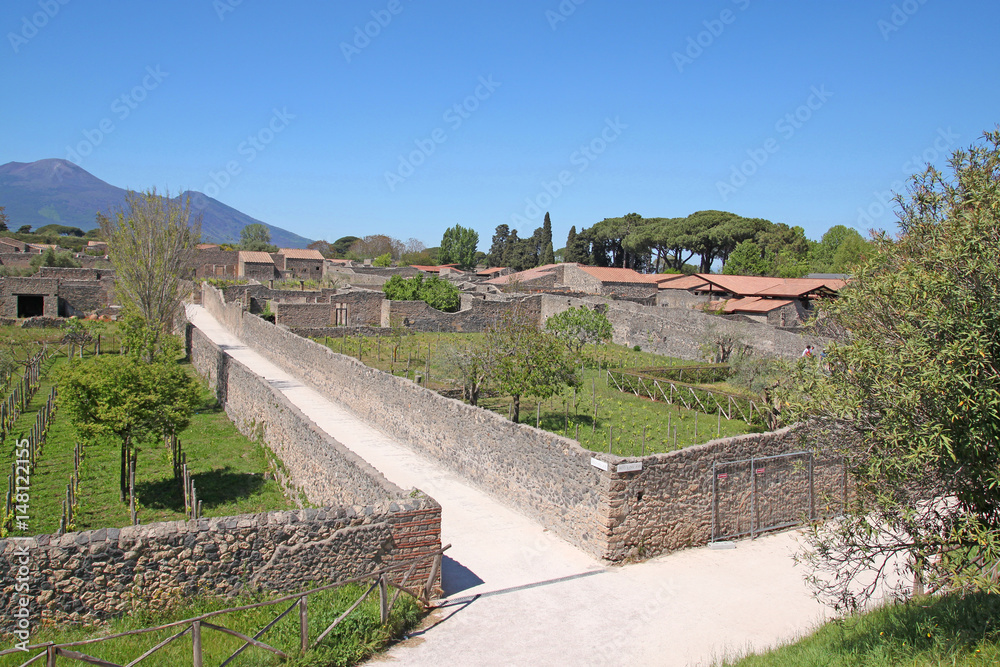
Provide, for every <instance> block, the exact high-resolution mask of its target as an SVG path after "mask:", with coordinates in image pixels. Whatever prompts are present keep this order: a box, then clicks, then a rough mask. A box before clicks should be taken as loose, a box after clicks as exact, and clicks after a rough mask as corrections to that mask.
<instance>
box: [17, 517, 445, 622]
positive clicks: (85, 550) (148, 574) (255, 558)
mask: <svg viewBox="0 0 1000 667" xmlns="http://www.w3.org/2000/svg"><path fill="white" fill-rule="evenodd" d="M435 525H437V526H438V527H439V526H440V508H439V507H436V506H433V505H431V504H430V503H429V501H428V499H426V498H415V499H405V500H394V501H385V502H383V503H380V504H377V505H370V506H366V507H341V508H323V509H303V510H298V511H290V512H271V513H266V514H248V515H241V516H232V517H221V518H212V519H199V520H197V521H187V522H185V521H173V522H166V523H154V524H149V525H145V526H129V527H126V528H121V529H116V528H106V529H101V530H95V531H87V532H80V533H67V534H66V535H62V536H58V535H40V536H37V537H34V538H31V539H28V540H18V541H16V542H15V541H14V540H0V591H2V593H3V601H2V602H0V608H2V611H3V616H2V620H0V629H2V630H3V631H9V630H11V629H12V622H13V621H14V616H13V611H14V609H15V605H16V604H17V600H18V597H19V596H18V595H17V594H15V592H14V590H15V588H14V587H15V586H16V585H17V582H16V580H15V577H16V576H17V570H18V564H19V559H20V558H21V557H22V556H21V554H23V553H24V552H25V551H26V552H27V559H28V560H29V561H30V579H29V581H30V584H29V585H30V590H29V591H28V596H29V597H30V598H32V599H33V604H32V605H31V607H30V610H31V615H32V624H33V625H37V624H38V623H39V622H73V623H80V622H93V621H94V620H95V619H107V618H111V617H114V616H117V615H121V614H122V613H125V612H127V611H128V610H129V607H130V605H131V603H132V602H133V601H134V600H142V601H144V602H146V603H150V604H152V605H153V606H154V607H156V606H164V605H168V604H170V603H172V602H174V601H175V600H176V599H177V597H179V596H181V595H194V594H210V595H215V596H222V595H229V594H232V593H237V592H240V591H241V590H243V589H245V588H249V589H258V588H260V589H264V590H269V591H291V590H301V589H303V588H306V587H309V586H312V585H319V584H321V583H324V582H328V581H331V582H332V581H338V580H343V579H347V578H351V577H355V576H360V575H363V574H366V573H368V572H372V571H374V570H377V569H379V568H380V567H384V566H386V565H391V564H394V563H396V562H399V561H401V560H405V559H406V558H409V557H412V556H413V555H416V554H420V553H427V552H428V551H432V550H433V549H437V548H438V547H439V546H440V542H437V541H435V539H434V526H435ZM438 534H439V533H438ZM430 562H431V561H430V560H428V561H427V563H426V564H425V565H423V566H422V567H421V568H420V570H419V571H418V572H416V573H415V574H414V575H413V576H412V577H411V578H410V581H409V582H408V585H411V586H412V585H419V584H422V583H423V582H425V581H426V580H427V576H428V575H429V570H430ZM402 576H403V573H400V574H398V575H396V579H395V580H396V581H397V582H398V581H399V580H400V579H401V578H402Z"/></svg>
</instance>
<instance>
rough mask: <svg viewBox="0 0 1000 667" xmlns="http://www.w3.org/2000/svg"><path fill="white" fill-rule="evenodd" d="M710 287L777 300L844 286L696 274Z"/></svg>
mask: <svg viewBox="0 0 1000 667" xmlns="http://www.w3.org/2000/svg"><path fill="white" fill-rule="evenodd" d="M696 275H698V277H700V278H702V279H703V280H705V281H706V282H708V283H709V284H710V285H712V286H713V288H718V289H713V291H723V292H729V293H730V294H735V295H736V296H769V297H775V298H802V297H805V296H807V295H808V294H810V293H812V292H817V291H832V292H836V291H837V290H839V289H840V288H841V287H843V285H844V281H842V280H825V279H816V278H769V277H764V276H727V275H715V274H704V273H699V274H696Z"/></svg>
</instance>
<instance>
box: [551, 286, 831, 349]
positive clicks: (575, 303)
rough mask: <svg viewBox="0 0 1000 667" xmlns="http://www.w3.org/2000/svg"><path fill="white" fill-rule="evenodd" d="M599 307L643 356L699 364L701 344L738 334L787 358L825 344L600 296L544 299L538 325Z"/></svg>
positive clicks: (618, 335)
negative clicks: (604, 308)
mask: <svg viewBox="0 0 1000 667" xmlns="http://www.w3.org/2000/svg"><path fill="white" fill-rule="evenodd" d="M602 304H604V305H606V306H607V309H608V310H607V316H608V320H609V321H610V322H611V325H612V327H613V328H614V342H615V343H618V344H620V345H626V346H628V347H632V346H634V345H639V346H640V347H641V348H642V349H643V350H645V351H647V352H655V353H657V354H663V355H666V356H670V357H678V358H680V359H690V360H703V359H704V357H703V354H702V351H701V345H702V344H703V343H704V342H706V341H707V340H708V339H709V338H710V337H711V336H713V335H715V334H717V333H729V334H734V335H737V336H739V337H740V338H742V339H743V340H745V341H747V342H748V343H749V344H750V345H751V346H752V347H753V348H754V350H756V351H757V352H759V353H761V354H767V355H772V356H777V357H784V358H786V359H797V358H798V357H799V355H800V354H802V350H804V349H805V346H806V345H810V344H811V345H814V346H816V347H817V348H818V349H820V350H822V349H823V347H824V346H825V345H826V343H827V342H828V340H827V339H825V338H822V337H820V336H808V335H804V334H799V333H793V332H790V331H782V330H780V329H776V328H775V327H772V326H769V325H767V324H763V323H760V324H758V323H754V322H749V321H746V320H743V321H735V320H729V319H726V318H723V317H718V316H716V315H710V314H708V313H703V312H700V311H697V310H691V309H688V308H661V307H657V306H643V305H640V304H636V303H630V302H628V301H615V300H608V299H602V298H599V297H588V298H583V299H575V298H569V297H561V296H553V295H543V296H542V320H543V321H544V320H545V319H547V318H549V317H551V316H552V315H555V314H556V313H560V312H562V311H564V310H567V309H569V308H572V307H579V306H586V307H588V308H593V307H594V306H595V305H602Z"/></svg>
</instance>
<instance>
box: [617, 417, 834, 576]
mask: <svg viewBox="0 0 1000 667" xmlns="http://www.w3.org/2000/svg"><path fill="white" fill-rule="evenodd" d="M847 437H848V436H847V434H846V433H845V432H841V431H838V430H837V429H834V428H832V427H830V426H829V425H826V424H819V423H815V422H811V423H809V424H807V425H800V426H797V427H790V428H785V429H782V430H780V431H775V432H773V433H762V434H750V435H742V436H736V437H732V438H722V439H719V440H713V441H711V442H708V443H706V444H703V445H697V446H694V447H687V448H684V449H681V450H678V451H675V452H669V453H667V454H654V455H651V456H647V457H645V458H643V459H638V458H635V459H614V458H611V457H606V456H604V455H602V456H601V458H602V459H607V460H608V461H609V462H611V465H612V470H614V466H616V465H617V464H619V463H628V462H637V461H640V460H641V461H642V470H641V471H638V472H629V473H616V474H615V475H614V481H613V482H612V484H611V489H612V494H611V496H612V499H611V501H610V502H611V503H612V504H613V506H612V510H611V515H610V518H611V520H612V523H613V528H612V530H611V533H612V535H611V538H610V541H611V543H612V544H614V546H615V549H616V550H617V553H618V554H619V556H620V557H621V558H635V557H640V556H645V557H648V556H651V555H655V554H657V553H662V552H664V551H672V550H675V549H683V548H687V547H691V546H697V545H702V544H705V543H707V542H708V541H709V539H710V538H711V530H712V492H713V491H712V489H713V476H712V472H713V470H712V466H713V464H718V463H726V462H730V461H743V460H746V459H750V458H751V457H756V458H759V457H764V456H774V455H778V454H790V453H794V452H801V451H808V452H813V480H814V510H815V511H816V515H817V516H820V515H826V516H830V515H832V514H834V513H837V512H839V511H841V509H842V505H841V503H842V501H843V492H844V466H843V459H842V458H841V456H840V455H839V454H838V453H836V452H838V451H840V450H839V449H838V448H839V447H841V446H844V445H845V439H846V438H847ZM761 465H764V464H761ZM730 474H731V473H730ZM804 479H807V477H806V476H805V475H803V476H802V480H804ZM747 481H748V483H754V482H753V480H752V478H751V477H750V475H749V474H748V475H747ZM775 492H776V493H779V494H781V497H780V498H772V499H771V500H772V501H775V502H788V501H790V500H792V495H793V494H799V496H798V498H799V499H800V500H801V499H802V498H803V497H804V496H806V495H807V494H808V488H807V487H806V486H804V485H803V484H802V481H801V480H799V481H798V482H795V483H792V484H791V485H786V487H785V488H780V489H777V490H776V491H775ZM744 509H746V510H747V512H749V508H744Z"/></svg>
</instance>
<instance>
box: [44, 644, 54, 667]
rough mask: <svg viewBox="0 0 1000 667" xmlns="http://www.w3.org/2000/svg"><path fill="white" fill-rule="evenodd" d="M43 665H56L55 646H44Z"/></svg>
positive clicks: (46, 666)
mask: <svg viewBox="0 0 1000 667" xmlns="http://www.w3.org/2000/svg"><path fill="white" fill-rule="evenodd" d="M45 667H56V647H55V646H47V647H45Z"/></svg>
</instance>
